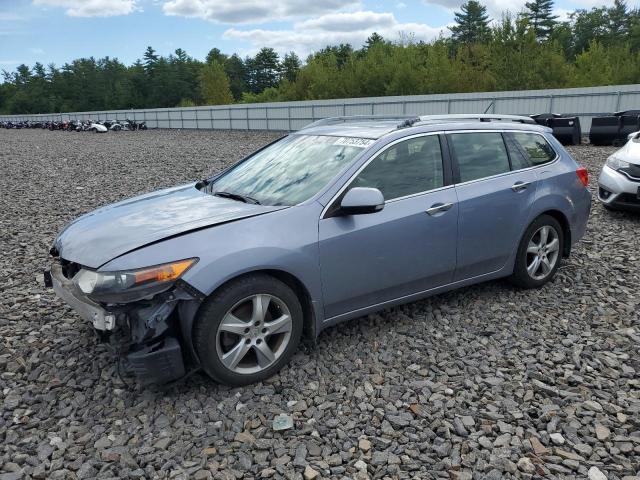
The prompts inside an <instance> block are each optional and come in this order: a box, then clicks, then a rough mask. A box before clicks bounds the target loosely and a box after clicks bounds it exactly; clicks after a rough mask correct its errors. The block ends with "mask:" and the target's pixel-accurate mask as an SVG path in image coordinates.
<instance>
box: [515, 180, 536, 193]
mask: <svg viewBox="0 0 640 480" xmlns="http://www.w3.org/2000/svg"><path fill="white" fill-rule="evenodd" d="M529 185H531V182H516V183H514V184H513V185H512V186H511V190H513V191H514V192H521V191H523V190H526V189H527V187H528V186H529Z"/></svg>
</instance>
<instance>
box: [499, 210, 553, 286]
mask: <svg viewBox="0 0 640 480" xmlns="http://www.w3.org/2000/svg"><path fill="white" fill-rule="evenodd" d="M563 251H564V234H563V230H562V226H561V225H560V223H559V222H558V221H557V220H556V219H555V218H553V217H552V216H550V215H541V216H539V217H538V218H536V219H535V220H534V221H533V223H531V225H529V228H527V230H526V232H525V233H524V235H523V237H522V240H521V241H520V245H519V246H518V253H517V255H516V262H515V265H514V268H513V274H512V275H511V277H510V280H511V282H512V283H513V284H514V285H516V286H518V287H521V288H540V287H542V286H543V285H544V284H546V283H547V282H549V281H550V280H551V279H553V277H554V276H555V274H556V271H557V270H558V267H559V266H560V263H561V261H562V252H563Z"/></svg>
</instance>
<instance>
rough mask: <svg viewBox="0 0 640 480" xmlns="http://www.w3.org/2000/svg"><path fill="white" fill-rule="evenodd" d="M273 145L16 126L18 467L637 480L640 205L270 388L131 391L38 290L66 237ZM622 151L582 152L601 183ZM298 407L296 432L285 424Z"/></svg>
mask: <svg viewBox="0 0 640 480" xmlns="http://www.w3.org/2000/svg"><path fill="white" fill-rule="evenodd" d="M274 138H276V134H274V133H255V132H254V133H244V132H233V133H230V132H206V131H182V132H181V131H147V132H131V133H124V132H123V133H120V134H112V133H109V134H107V135H91V134H75V133H66V132H48V131H39V130H36V131H34V130H28V131H5V130H0V165H1V173H2V175H1V176H0V187H1V188H2V197H1V201H2V204H1V206H0V221H1V222H2V224H1V226H2V231H1V233H0V235H1V236H2V244H1V245H2V256H1V257H0V267H1V269H2V272H3V273H4V275H3V277H2V279H1V280H0V292H1V295H0V405H1V407H0V480H8V479H18V478H38V479H43V478H52V479H56V478H65V479H66V478H109V477H111V478H174V479H178V478H195V479H209V478H220V479H233V478H251V477H257V478H290V479H295V478H306V479H313V478H343V477H344V478H357V479H365V478H420V479H430V478H446V479H454V480H456V479H457V480H463V479H472V478H486V479H502V478H541V477H546V478H590V479H592V480H599V479H603V478H609V479H625V480H628V479H631V478H636V479H637V478H638V476H639V475H640V356H639V346H638V345H639V342H640V322H639V318H638V317H639V313H638V312H639V306H640V305H639V303H640V296H639V295H638V293H637V292H638V287H639V285H640V269H639V268H638V264H639V263H640V262H639V260H640V249H638V231H639V228H640V216H633V215H629V214H624V213H609V212H606V211H604V209H603V208H602V207H601V206H599V205H595V204H594V210H593V213H592V216H591V221H590V226H589V229H588V233H587V236H586V238H585V240H584V241H583V242H582V243H581V244H580V245H579V246H578V247H577V248H576V249H575V251H574V253H573V256H572V257H571V259H570V260H569V261H568V262H566V263H565V264H564V266H563V267H562V268H561V270H560V271H559V273H558V275H557V277H556V280H555V281H554V282H553V284H550V285H548V286H546V287H545V288H543V289H542V290H538V291H520V290H517V289H514V288H512V287H510V286H509V285H508V284H506V283H505V282H503V281H498V282H491V283H487V284H483V285H478V286H474V287H469V288H465V289H462V290H459V291H456V292H451V293H448V294H445V295H439V296H436V297H433V298H430V299H427V300H424V301H420V302H416V303H412V304H409V305H406V306H403V307H400V308H394V309H391V310H387V311H384V312H381V313H379V314H374V315H370V316H369V317H367V318H362V319H359V320H357V321H352V322H348V323H346V324H343V325H340V326H338V327H335V328H331V329H329V330H328V331H325V332H324V333H323V334H322V335H321V336H320V339H319V342H318V345H317V347H316V348H315V349H313V350H312V351H311V352H307V353H303V352H299V353H298V354H296V355H295V356H294V359H293V361H292V363H291V365H290V366H289V367H287V368H285V369H284V370H283V371H282V372H281V373H280V374H279V375H277V376H276V377H274V378H273V379H271V380H269V381H268V382H266V383H264V384H258V385H253V386H250V387H245V388H238V389H228V388H225V387H221V386H219V385H216V384H214V383H212V382H210V381H209V380H208V379H206V378H204V377H203V376H201V375H195V376H192V377H190V378H189V379H187V380H186V381H184V382H182V383H180V384H178V385H176V386H174V387H172V388H170V389H168V390H161V389H157V388H147V389H141V388H139V387H133V389H132V390H129V389H128V388H127V386H125V385H123V384H122V383H121V381H120V380H119V378H118V377H117V375H116V373H115V371H114V368H113V362H112V358H111V356H110V353H109V352H108V350H107V349H106V348H104V347H103V346H101V345H98V344H96V342H95V340H94V339H93V336H92V332H91V329H90V328H89V326H87V325H86V324H84V323H83V322H82V321H80V319H79V318H78V317H77V316H76V315H75V314H74V313H73V312H72V311H71V310H70V309H68V308H67V307H65V306H64V305H63V304H62V303H61V302H60V301H58V300H57V299H56V298H55V297H54V295H53V294H52V293H51V292H50V291H45V289H43V287H42V286H41V285H40V284H39V283H38V279H39V276H40V275H39V272H40V271H41V269H42V268H43V267H44V266H45V265H46V264H47V250H48V248H49V246H50V243H51V241H52V239H53V238H54V236H55V234H56V233H57V231H58V230H59V229H60V228H61V227H62V226H63V225H64V224H65V223H66V222H68V221H69V220H71V219H73V218H74V217H76V216H77V215H79V214H81V213H83V212H85V211H88V210H90V209H93V208H95V207H97V206H99V205H102V204H106V203H109V202H112V201H115V200H119V199H122V198H124V197H127V196H131V195H133V194H136V193H140V192H144V191H149V190H153V189H156V188H159V187H163V186H170V185H174V184H178V183H180V182H185V181H188V180H192V179H197V178H201V177H203V176H205V175H206V174H208V173H211V172H214V171H216V170H218V169H220V168H222V167H223V166H224V165H226V164H228V163H229V162H231V161H234V160H236V159H238V158H240V157H241V156H242V155H244V154H245V153H248V152H250V151H251V150H253V149H255V148H257V147H258V146H260V145H263V144H264V143H266V142H268V141H270V140H272V139H274ZM612 151H613V149H611V148H594V147H588V146H581V147H575V148H572V153H573V154H574V155H575V157H576V158H577V159H579V161H580V162H582V163H583V164H584V165H585V166H587V167H588V168H589V171H590V173H591V175H592V182H593V180H595V177H597V173H598V170H599V168H600V166H601V165H602V163H603V162H604V160H605V158H606V156H607V155H608V154H609V153H611V152H612ZM592 184H593V183H592ZM282 413H284V414H286V415H289V416H291V418H292V419H293V428H290V429H285V430H281V431H274V429H273V423H272V422H273V419H274V418H275V416H276V415H278V414H282ZM634 475H635V476H636V477H634Z"/></svg>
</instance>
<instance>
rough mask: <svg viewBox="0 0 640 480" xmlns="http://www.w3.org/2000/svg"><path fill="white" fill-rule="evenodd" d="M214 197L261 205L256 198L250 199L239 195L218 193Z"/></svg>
mask: <svg viewBox="0 0 640 480" xmlns="http://www.w3.org/2000/svg"><path fill="white" fill-rule="evenodd" d="M213 195H215V196H216V197H223V198H230V199H231V200H238V201H239V202H244V203H253V204H254V205H260V202H259V201H258V200H256V199H255V198H253V197H249V196H248V195H241V194H239V193H232V192H222V191H217V192H213Z"/></svg>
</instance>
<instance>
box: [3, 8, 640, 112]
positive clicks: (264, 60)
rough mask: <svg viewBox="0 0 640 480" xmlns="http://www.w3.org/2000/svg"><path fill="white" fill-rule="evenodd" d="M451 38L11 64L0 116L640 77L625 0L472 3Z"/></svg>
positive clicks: (635, 16) (639, 46)
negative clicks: (583, 4) (607, 1)
mask: <svg viewBox="0 0 640 480" xmlns="http://www.w3.org/2000/svg"><path fill="white" fill-rule="evenodd" d="M449 29H450V35H447V36H445V35H441V37H440V38H438V39H436V40H433V41H430V42H424V41H415V40H414V39H413V38H412V37H411V35H410V34H408V35H403V36H401V37H400V39H399V40H396V41H390V40H388V39H385V38H383V37H382V36H380V35H378V34H377V33H373V34H372V35H371V36H370V37H369V38H368V39H367V41H366V42H365V44H364V45H363V46H362V48H359V49H354V48H353V46H352V45H349V44H340V45H330V46H327V47H325V48H323V49H321V50H319V51H317V52H315V53H313V54H311V55H309V56H308V57H307V58H306V61H305V62H304V63H303V62H302V60H301V59H300V58H299V57H298V56H297V55H296V54H295V53H294V52H290V53H287V54H286V55H284V56H283V57H280V56H279V55H278V53H277V52H276V51H275V50H273V49H272V48H269V47H265V48H262V49H261V50H260V51H259V52H258V53H257V54H256V55H255V56H253V57H251V56H247V57H245V58H242V57H240V56H239V55H237V54H233V55H226V54H224V53H222V52H221V51H220V50H219V49H217V48H213V49H211V51H210V52H209V53H208V55H207V57H206V58H205V59H204V61H200V60H197V59H194V58H192V57H191V56H189V55H188V54H187V53H186V52H185V51H184V50H182V49H180V48H179V49H177V50H176V51H175V52H174V53H173V54H171V55H168V56H161V55H158V54H157V53H156V51H155V50H154V49H153V48H152V47H148V48H147V50H146V51H145V52H144V55H143V57H142V58H141V59H139V60H137V61H136V62H135V63H133V64H132V65H130V66H126V65H124V64H123V63H122V62H120V61H118V60H117V59H115V58H110V57H105V58H101V59H97V60H96V59H95V58H93V57H90V58H80V59H77V60H74V61H72V62H71V63H66V64H64V65H63V66H62V67H61V68H57V67H56V66H55V65H53V64H51V65H49V66H47V67H45V66H44V65H42V64H40V63H36V64H35V65H34V66H33V67H32V68H30V67H29V66H27V65H20V66H18V67H17V69H16V70H15V71H13V72H8V71H3V72H2V75H3V79H4V82H3V83H2V84H0V112H2V113H48V112H63V111H93V110H114V109H129V108H162V107H175V106H193V105H221V104H229V103H236V102H269V101H286V100H313V99H328V98H349V97H367V96H384V95H412V94H429V93H450V92H474V91H499V90H521V89H522V90H524V89H538V88H563V87H581V86H595V85H615V84H626V83H640V11H639V10H638V9H631V8H629V7H628V6H627V5H626V3H625V2H624V0H615V2H614V4H613V5H612V6H606V7H594V8H591V9H590V10H587V9H578V10H576V11H574V12H572V13H571V14H569V16H568V18H567V19H566V20H562V21H560V20H559V19H558V18H557V17H556V16H555V15H554V14H553V0H532V1H531V2H528V3H527V4H526V7H525V9H524V10H523V11H522V12H520V13H518V14H512V13H509V12H505V13H503V14H502V16H501V18H500V19H491V18H490V17H489V15H488V13H487V10H486V7H484V6H483V5H482V4H481V3H480V2H478V1H476V0H468V1H467V2H466V3H464V4H463V5H462V6H461V7H460V9H459V11H456V12H455V16H454V24H453V25H452V26H451V27H449Z"/></svg>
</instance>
